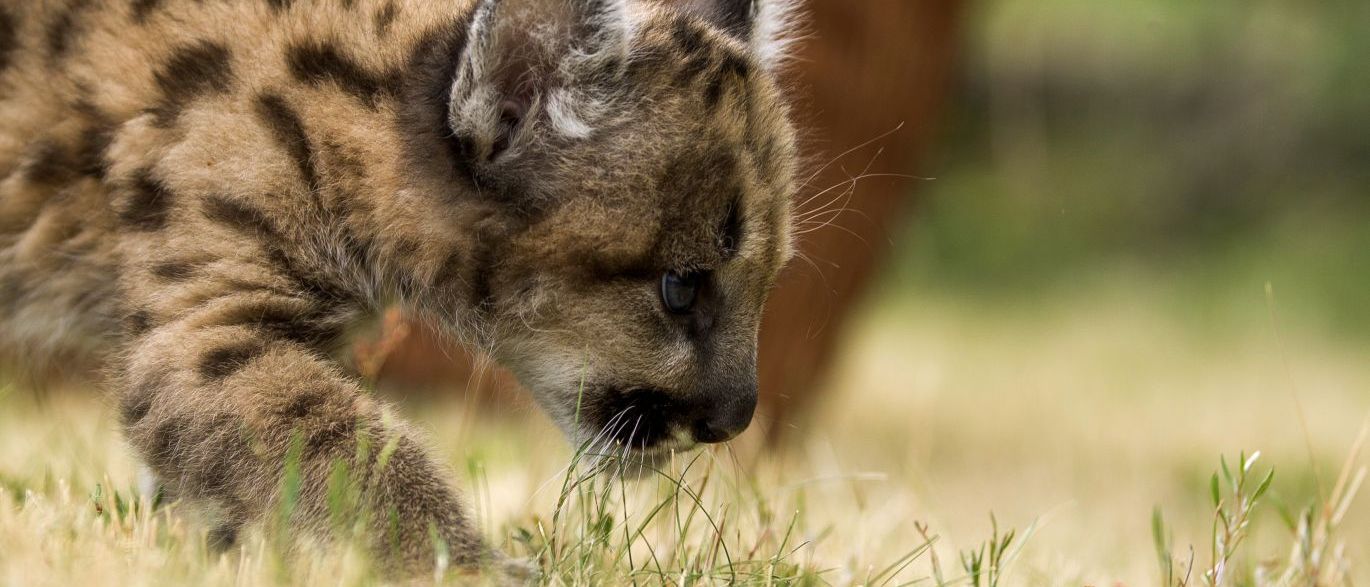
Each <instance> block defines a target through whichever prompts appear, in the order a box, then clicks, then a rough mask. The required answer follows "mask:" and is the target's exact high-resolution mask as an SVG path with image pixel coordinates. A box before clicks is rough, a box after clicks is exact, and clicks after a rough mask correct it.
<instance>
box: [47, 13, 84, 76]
mask: <svg viewBox="0 0 1370 587" xmlns="http://www.w3.org/2000/svg"><path fill="white" fill-rule="evenodd" d="M88 7H90V0H76V1H75V2H72V3H71V4H70V5H69V6H67V9H66V10H63V11H61V12H59V13H58V14H57V18H55V19H53V21H52V23H51V24H49V25H48V29H47V39H46V40H47V49H48V57H49V58H50V59H52V60H53V61H58V60H60V59H62V58H63V57H65V56H66V54H67V52H68V51H70V50H71V47H72V45H74V44H75V43H76V42H77V41H78V40H80V35H81V21H80V16H81V13H82V12H84V11H85V10H86V9H87V8H88Z"/></svg>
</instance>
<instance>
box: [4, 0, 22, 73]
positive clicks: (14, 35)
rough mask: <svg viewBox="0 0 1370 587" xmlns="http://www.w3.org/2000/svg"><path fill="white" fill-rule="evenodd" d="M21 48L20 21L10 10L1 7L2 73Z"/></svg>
mask: <svg viewBox="0 0 1370 587" xmlns="http://www.w3.org/2000/svg"><path fill="white" fill-rule="evenodd" d="M18 48H19V22H18V19H16V18H15V17H14V15H12V14H10V13H9V11H8V10H5V9H4V8H3V7H0V73H4V71H5V69H7V68H8V67H9V65H10V59H11V57H10V56H11V55H13V54H14V50H15V49H18Z"/></svg>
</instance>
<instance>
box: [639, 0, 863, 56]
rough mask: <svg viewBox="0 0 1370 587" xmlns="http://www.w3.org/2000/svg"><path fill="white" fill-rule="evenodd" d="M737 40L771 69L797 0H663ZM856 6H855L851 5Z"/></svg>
mask: <svg viewBox="0 0 1370 587" xmlns="http://www.w3.org/2000/svg"><path fill="white" fill-rule="evenodd" d="M663 2H664V3H665V4H666V5H675V6H677V8H678V9H680V10H683V11H685V12H686V13H689V14H693V15H695V16H697V17H699V18H702V19H704V20H705V21H707V22H709V23H710V24H712V25H714V26H716V27H718V28H719V29H721V30H722V31H724V32H725V33H727V34H729V35H732V36H733V37H735V38H737V39H738V40H741V41H743V42H745V43H747V45H748V46H749V47H750V48H751V50H752V54H753V55H755V56H756V59H757V61H759V62H761V64H762V65H763V66H764V67H766V68H767V69H774V68H775V67H777V66H778V65H780V64H781V63H782V62H783V61H784V60H785V57H786V56H787V51H788V49H789V46H790V45H791V44H792V42H793V37H792V35H793V34H794V30H795V29H796V28H797V22H796V21H797V20H798V13H799V0H677V1H674V2H673V1H672V0H663ZM852 9H853V10H856V9H857V8H856V7H853V8H852Z"/></svg>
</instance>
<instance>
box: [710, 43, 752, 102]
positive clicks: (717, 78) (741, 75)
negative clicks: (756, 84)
mask: <svg viewBox="0 0 1370 587" xmlns="http://www.w3.org/2000/svg"><path fill="white" fill-rule="evenodd" d="M751 71H752V67H751V65H750V64H748V63H747V60H745V59H743V58H742V57H740V56H738V55H734V54H732V53H728V54H727V55H725V56H724V57H723V61H722V63H720V64H719V66H718V69H717V70H716V71H715V72H714V74H713V77H712V79H710V80H709V85H708V87H707V88H706V89H705V91H704V103H705V105H707V106H708V107H709V109H713V108H715V107H717V106H718V102H719V100H721V99H722V98H723V84H724V83H726V82H728V81H729V80H734V81H738V82H745V80H746V79H747V77H748V76H750V75H751Z"/></svg>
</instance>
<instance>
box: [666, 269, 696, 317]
mask: <svg viewBox="0 0 1370 587" xmlns="http://www.w3.org/2000/svg"><path fill="white" fill-rule="evenodd" d="M699 277H700V276H699V274H698V273H677V272H675V271H671V272H668V273H666V274H665V275H663V276H661V303H662V304H663V305H665V306H666V310H667V311H669V312H670V313H672V314H688V313H690V311H691V310H693V309H694V307H695V301H696V300H697V299H698V298H699V282H700V278H699Z"/></svg>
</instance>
